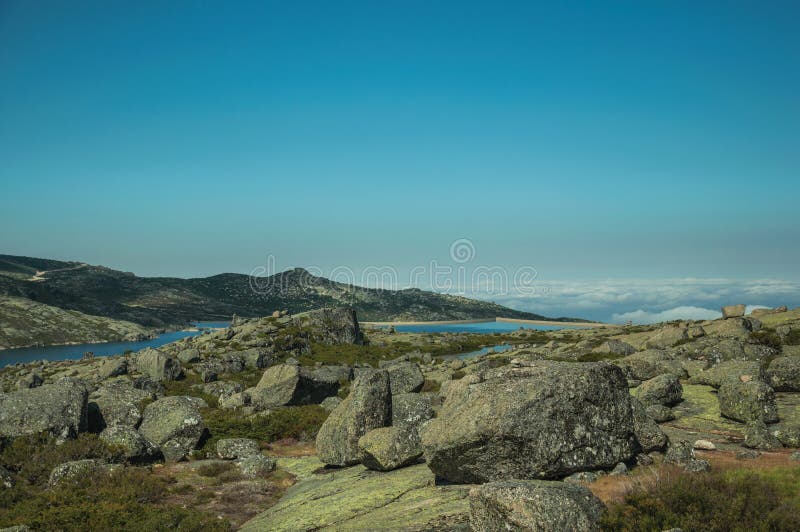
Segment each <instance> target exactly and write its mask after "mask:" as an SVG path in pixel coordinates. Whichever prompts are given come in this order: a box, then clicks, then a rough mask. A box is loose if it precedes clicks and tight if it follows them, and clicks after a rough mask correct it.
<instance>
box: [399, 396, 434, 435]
mask: <svg viewBox="0 0 800 532" xmlns="http://www.w3.org/2000/svg"><path fill="white" fill-rule="evenodd" d="M432 418H433V405H432V404H431V398H430V396H428V395H423V394H419V393H403V394H399V395H394V394H392V426H395V427H415V428H419V427H420V426H421V425H422V424H423V423H425V422H426V421H428V420H429V419H432Z"/></svg>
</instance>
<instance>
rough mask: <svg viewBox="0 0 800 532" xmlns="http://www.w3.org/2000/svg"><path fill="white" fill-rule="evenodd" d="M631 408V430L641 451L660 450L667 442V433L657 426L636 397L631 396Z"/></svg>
mask: <svg viewBox="0 0 800 532" xmlns="http://www.w3.org/2000/svg"><path fill="white" fill-rule="evenodd" d="M631 408H632V410H633V430H634V432H635V434H636V441H637V442H639V447H640V448H641V451H642V452H645V453H649V452H651V451H662V450H663V449H664V448H665V447H666V446H667V443H668V442H669V439H668V438H667V435H666V434H664V431H663V430H661V427H659V426H658V423H656V421H655V420H654V419H653V418H652V417H650V416H649V415H648V414H647V412H646V410H645V407H644V405H643V404H642V403H641V402H640V401H639V400H638V399H636V398H633V397H632V398H631Z"/></svg>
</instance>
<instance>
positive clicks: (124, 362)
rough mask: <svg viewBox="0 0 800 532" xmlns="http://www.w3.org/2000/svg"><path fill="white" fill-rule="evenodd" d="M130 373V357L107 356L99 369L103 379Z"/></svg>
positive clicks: (99, 374)
mask: <svg viewBox="0 0 800 532" xmlns="http://www.w3.org/2000/svg"><path fill="white" fill-rule="evenodd" d="M126 373H128V359H126V358H121V357H107V358H106V359H105V360H103V363H102V364H101V365H100V369H99V370H98V371H97V374H98V376H99V377H100V379H101V380H105V379H110V378H112V377H119V376H120V375H125V374H126Z"/></svg>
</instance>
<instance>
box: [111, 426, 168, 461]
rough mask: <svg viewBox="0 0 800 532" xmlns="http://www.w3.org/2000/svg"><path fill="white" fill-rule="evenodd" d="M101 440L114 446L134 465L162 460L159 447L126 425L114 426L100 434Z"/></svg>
mask: <svg viewBox="0 0 800 532" xmlns="http://www.w3.org/2000/svg"><path fill="white" fill-rule="evenodd" d="M100 439H101V440H102V441H104V442H105V443H107V444H108V445H113V446H115V447H117V448H119V449H122V452H123V454H124V456H125V458H126V459H127V460H128V461H129V462H132V463H139V462H148V461H151V460H155V459H157V458H160V456H161V451H160V450H159V448H158V446H157V445H156V444H155V443H153V442H151V441H150V440H148V439H147V438H145V437H144V436H142V435H141V434H140V433H139V432H138V431H137V430H136V429H134V428H132V427H128V426H125V425H114V426H111V427H108V428H107V429H105V430H104V431H103V432H101V433H100Z"/></svg>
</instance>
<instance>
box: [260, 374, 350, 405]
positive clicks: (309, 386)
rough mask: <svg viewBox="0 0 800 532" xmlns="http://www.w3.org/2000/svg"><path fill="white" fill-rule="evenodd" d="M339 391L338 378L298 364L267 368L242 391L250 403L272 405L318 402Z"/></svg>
mask: <svg viewBox="0 0 800 532" xmlns="http://www.w3.org/2000/svg"><path fill="white" fill-rule="evenodd" d="M338 391H339V381H338V380H336V379H334V378H332V377H329V376H328V377H326V376H321V375H318V374H314V373H313V372H312V371H310V370H309V369H307V368H304V367H301V366H294V365H289V364H281V365H278V366H273V367H271V368H269V369H267V370H266V371H265V372H264V375H263V376H262V377H261V380H260V381H259V382H258V384H257V385H256V386H255V387H254V388H248V389H247V390H245V392H244V393H245V394H247V395H248V396H249V400H250V404H252V405H253V406H256V407H258V408H273V407H277V406H288V405H308V404H319V403H321V402H322V401H323V400H324V399H325V398H326V397H330V396H333V395H336V394H337V392H338Z"/></svg>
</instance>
